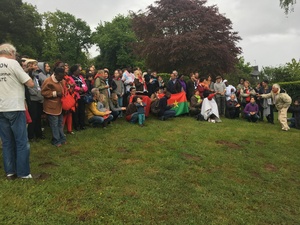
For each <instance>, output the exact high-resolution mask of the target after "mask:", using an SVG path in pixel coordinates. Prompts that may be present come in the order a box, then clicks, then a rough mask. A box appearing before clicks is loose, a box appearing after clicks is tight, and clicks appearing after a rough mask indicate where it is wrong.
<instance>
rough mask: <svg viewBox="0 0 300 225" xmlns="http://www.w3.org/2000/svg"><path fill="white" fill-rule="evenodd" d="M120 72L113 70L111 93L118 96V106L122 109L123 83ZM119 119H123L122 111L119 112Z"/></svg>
mask: <svg viewBox="0 0 300 225" xmlns="http://www.w3.org/2000/svg"><path fill="white" fill-rule="evenodd" d="M121 76H122V73H121V70H115V72H114V77H113V80H112V92H113V93H115V94H116V95H117V96H118V106H119V107H123V96H124V93H125V89H124V83H123V81H122V79H121ZM119 117H123V113H122V111H120V114H119Z"/></svg>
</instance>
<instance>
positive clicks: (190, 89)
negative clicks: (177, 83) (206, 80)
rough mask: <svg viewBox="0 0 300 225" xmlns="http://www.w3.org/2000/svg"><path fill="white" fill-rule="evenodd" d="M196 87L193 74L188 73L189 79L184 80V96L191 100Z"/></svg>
mask: <svg viewBox="0 0 300 225" xmlns="http://www.w3.org/2000/svg"><path fill="white" fill-rule="evenodd" d="M196 89H197V82H196V79H195V74H194V73H190V79H189V80H188V81H187V82H186V98H187V100H188V101H191V97H192V96H193V95H194V93H195V90H196Z"/></svg>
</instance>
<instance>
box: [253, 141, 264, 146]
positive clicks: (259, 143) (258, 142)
mask: <svg viewBox="0 0 300 225" xmlns="http://www.w3.org/2000/svg"><path fill="white" fill-rule="evenodd" d="M255 144H256V145H258V146H265V145H266V143H264V142H262V141H256V142H255Z"/></svg>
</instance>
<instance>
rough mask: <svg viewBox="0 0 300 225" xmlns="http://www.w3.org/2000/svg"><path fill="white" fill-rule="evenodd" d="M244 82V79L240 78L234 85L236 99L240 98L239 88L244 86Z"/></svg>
mask: <svg viewBox="0 0 300 225" xmlns="http://www.w3.org/2000/svg"><path fill="white" fill-rule="evenodd" d="M244 82H245V79H244V78H241V79H240V83H239V84H238V85H237V86H236V97H237V99H238V101H239V100H241V97H240V92H241V89H242V88H244Z"/></svg>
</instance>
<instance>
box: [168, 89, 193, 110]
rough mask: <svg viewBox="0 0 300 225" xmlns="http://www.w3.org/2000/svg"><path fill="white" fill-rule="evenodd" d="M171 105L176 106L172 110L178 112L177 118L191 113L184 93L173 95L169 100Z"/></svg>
mask: <svg viewBox="0 0 300 225" xmlns="http://www.w3.org/2000/svg"><path fill="white" fill-rule="evenodd" d="M171 104H174V107H173V108H172V109H173V110H175V111H176V116H178V115H181V114H186V113H188V112H189V106H188V102H187V99H186V94H185V92H184V91H182V92H180V93H177V94H171V97H170V98H169V99H168V105H171Z"/></svg>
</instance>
